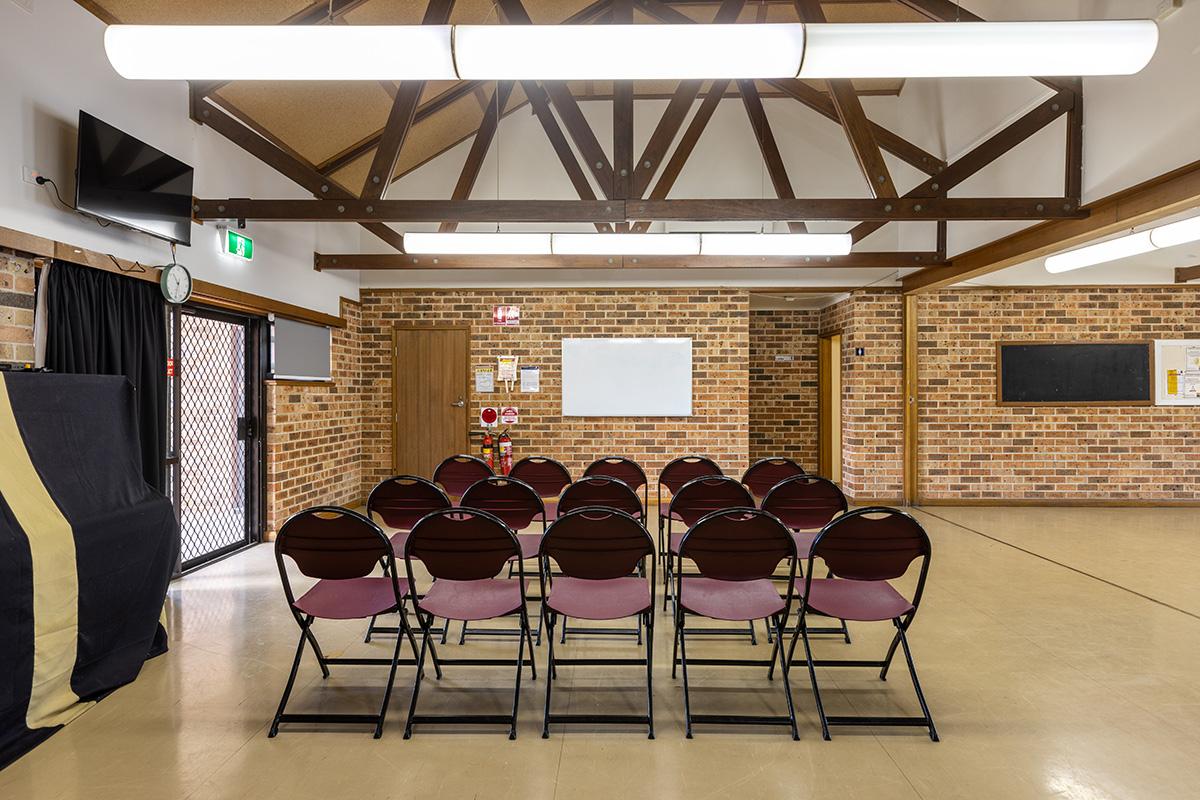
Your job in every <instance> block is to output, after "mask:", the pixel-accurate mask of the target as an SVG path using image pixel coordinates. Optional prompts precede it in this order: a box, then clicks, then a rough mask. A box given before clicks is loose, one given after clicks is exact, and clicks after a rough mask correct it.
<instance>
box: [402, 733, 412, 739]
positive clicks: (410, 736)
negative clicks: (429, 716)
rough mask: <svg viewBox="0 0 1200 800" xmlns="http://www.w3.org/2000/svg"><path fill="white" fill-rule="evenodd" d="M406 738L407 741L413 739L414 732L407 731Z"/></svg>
mask: <svg viewBox="0 0 1200 800" xmlns="http://www.w3.org/2000/svg"><path fill="white" fill-rule="evenodd" d="M404 738H405V739H411V738H412V731H405V732H404Z"/></svg>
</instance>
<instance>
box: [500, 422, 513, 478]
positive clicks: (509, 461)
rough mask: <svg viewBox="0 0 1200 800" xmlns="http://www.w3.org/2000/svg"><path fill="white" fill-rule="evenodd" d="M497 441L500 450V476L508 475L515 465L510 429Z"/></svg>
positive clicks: (506, 429) (505, 430)
mask: <svg viewBox="0 0 1200 800" xmlns="http://www.w3.org/2000/svg"><path fill="white" fill-rule="evenodd" d="M497 441H498V448H499V450H500V474H501V475H507V474H508V473H509V472H511V471H512V465H513V453H512V438H511V437H510V436H509V435H508V428H505V429H504V432H503V433H501V434H500V438H499V439H498V440H497Z"/></svg>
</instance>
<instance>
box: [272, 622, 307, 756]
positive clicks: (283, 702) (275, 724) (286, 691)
mask: <svg viewBox="0 0 1200 800" xmlns="http://www.w3.org/2000/svg"><path fill="white" fill-rule="evenodd" d="M306 628H307V626H304V625H302V626H301V628H300V641H299V642H297V644H296V657H295V658H294V659H292V671H291V673H289V674H288V679H287V684H286V685H285V686H284V687H283V697H281V698H280V699H279V709H278V710H277V711H276V712H275V719H273V720H271V729H270V730H269V731H267V738H268V739H274V738H275V736H276V735H277V734H278V733H279V718H280V717H282V716H283V709H284V708H286V707H287V701H288V698H289V697H291V695H292V687H293V686H295V685H296V673H297V672H299V671H300V659H301V658H302V657H303V656H304V643H305V641H307V640H308V631H307V630H306Z"/></svg>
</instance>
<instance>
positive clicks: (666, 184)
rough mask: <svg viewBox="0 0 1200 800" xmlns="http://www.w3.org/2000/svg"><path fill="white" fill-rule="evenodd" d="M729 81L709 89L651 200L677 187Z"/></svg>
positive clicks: (642, 227) (639, 227) (640, 228)
mask: <svg viewBox="0 0 1200 800" xmlns="http://www.w3.org/2000/svg"><path fill="white" fill-rule="evenodd" d="M729 83H730V82H729V81H727V80H716V81H713V82H712V85H711V86H710V87H709V89H708V94H706V95H705V96H704V101H703V102H702V103H700V108H698V109H696V114H695V115H694V116H693V117H692V121H691V122H689V123H688V126H687V129H686V130H685V131H684V132H683V137H682V138H680V140H679V144H678V145H676V147H675V152H674V153H672V154H671V158H670V160H669V161H667V165H666V166H665V167H663V171H662V175H660V176H659V177H658V183H656V184H655V185H654V189H653V190H651V192H650V199H651V200H663V199H665V198H666V196H667V195H668V194H670V192H671V187H673V186H674V185H675V181H676V179H678V178H679V173H680V172H682V171H683V165H684V164H685V163H687V160H688V157H689V156H691V154H692V151H693V150H695V149H696V142H698V141H700V134H702V133H704V128H705V126H707V125H708V121H709V120H710V119H712V115H713V114H714V113H715V112H716V110H717V106H718V105H719V104H720V103H721V98H722V97H723V96H724V94H725V90H726V89H727V88H728V87H729ZM649 227H650V223H649V222H645V221H643V222H638V223H636V224H635V225H634V226H633V230H634V231H636V232H638V233H645V231H646V229H647V228H649Z"/></svg>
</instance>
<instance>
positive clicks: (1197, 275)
mask: <svg viewBox="0 0 1200 800" xmlns="http://www.w3.org/2000/svg"><path fill="white" fill-rule="evenodd" d="M1195 280H1200V264H1197V265H1196V266H1194V267H1176V268H1175V282H1176V283H1187V282H1188V281H1195Z"/></svg>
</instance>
